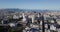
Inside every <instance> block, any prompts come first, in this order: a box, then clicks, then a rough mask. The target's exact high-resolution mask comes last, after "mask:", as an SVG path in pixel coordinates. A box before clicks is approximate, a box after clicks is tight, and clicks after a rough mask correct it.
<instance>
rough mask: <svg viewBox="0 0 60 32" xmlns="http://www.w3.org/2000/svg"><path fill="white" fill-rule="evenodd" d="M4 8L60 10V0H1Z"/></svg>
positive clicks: (0, 7)
mask: <svg viewBox="0 0 60 32" xmlns="http://www.w3.org/2000/svg"><path fill="white" fill-rule="evenodd" d="M2 8H20V9H42V10H44V9H49V10H60V0H0V9H2Z"/></svg>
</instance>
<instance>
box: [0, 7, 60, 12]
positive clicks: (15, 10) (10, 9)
mask: <svg viewBox="0 0 60 32" xmlns="http://www.w3.org/2000/svg"><path fill="white" fill-rule="evenodd" d="M23 11H24V12H25V11H29V12H60V11H59V10H36V9H35V10H31V9H18V8H7V9H0V12H10V13H13V12H23Z"/></svg>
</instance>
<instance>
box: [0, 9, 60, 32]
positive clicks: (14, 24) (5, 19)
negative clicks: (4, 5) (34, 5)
mask: <svg viewBox="0 0 60 32" xmlns="http://www.w3.org/2000/svg"><path fill="white" fill-rule="evenodd" d="M0 32H60V11H49V10H42V11H41V10H29V11H28V10H25V9H0Z"/></svg>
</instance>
